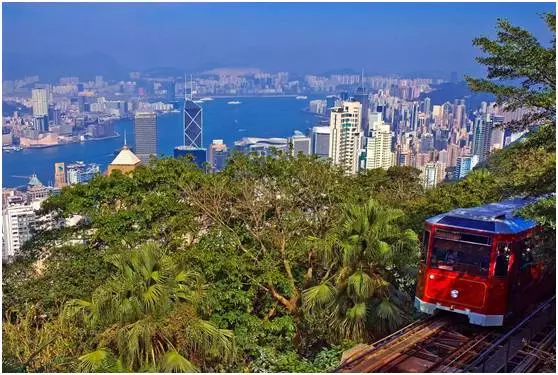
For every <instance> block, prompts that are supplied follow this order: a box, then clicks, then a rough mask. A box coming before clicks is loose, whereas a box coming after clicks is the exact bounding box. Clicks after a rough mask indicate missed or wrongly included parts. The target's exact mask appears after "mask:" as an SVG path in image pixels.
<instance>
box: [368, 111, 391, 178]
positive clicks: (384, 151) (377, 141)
mask: <svg viewBox="0 0 558 375" xmlns="http://www.w3.org/2000/svg"><path fill="white" fill-rule="evenodd" d="M392 139H393V135H392V132H391V129H390V127H389V125H388V124H385V123H384V122H381V121H380V122H378V121H377V122H374V123H373V124H371V129H370V136H369V137H366V164H365V168H366V169H376V168H383V169H388V168H389V167H391V166H392V165H393V160H394V155H393V152H392V151H391V143H392Z"/></svg>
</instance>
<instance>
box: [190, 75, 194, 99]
mask: <svg viewBox="0 0 558 375" xmlns="http://www.w3.org/2000/svg"><path fill="white" fill-rule="evenodd" d="M190 100H192V101H193V100H194V77H193V76H192V74H190Z"/></svg>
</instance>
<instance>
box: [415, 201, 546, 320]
mask: <svg viewBox="0 0 558 375" xmlns="http://www.w3.org/2000/svg"><path fill="white" fill-rule="evenodd" d="M535 201H536V198H514V199H509V200H505V201H502V202H499V203H492V204H487V205H484V206H480V207H474V208H466V209H456V210H453V211H450V212H448V213H445V214H441V215H437V216H434V217H431V218H430V219H427V220H426V222H425V230H424V236H423V245H422V251H421V263H420V267H419V276H418V281H417V290H416V297H415V308H416V309H417V310H419V311H421V312H424V313H427V314H431V315H432V314H434V313H435V312H436V311H437V310H445V311H451V312H455V313H459V314H464V315H467V316H468V318H469V322H470V323H471V324H475V325H481V326H501V325H503V324H504V319H505V318H507V317H508V316H509V315H511V314H513V313H519V312H522V311H524V310H525V309H527V308H528V307H529V306H530V305H531V304H532V303H533V302H534V301H535V300H536V299H537V298H538V296H541V294H542V293H545V294H546V292H549V291H550V292H552V291H554V290H555V279H554V278H553V277H552V276H549V275H546V274H545V272H544V264H543V262H542V261H537V260H536V258H537V256H536V244H535V243H534V238H533V233H534V232H535V231H536V230H538V227H537V225H536V222H535V221H533V220H526V219H524V218H521V217H518V216H515V215H514V212H515V211H516V210H518V209H519V208H521V207H524V206H526V205H528V204H531V203H534V202H535Z"/></svg>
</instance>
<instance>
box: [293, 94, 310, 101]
mask: <svg viewBox="0 0 558 375" xmlns="http://www.w3.org/2000/svg"><path fill="white" fill-rule="evenodd" d="M295 99H298V100H304V99H308V97H307V96H304V95H299V96H297V97H296V98H295Z"/></svg>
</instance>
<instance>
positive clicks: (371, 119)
mask: <svg viewBox="0 0 558 375" xmlns="http://www.w3.org/2000/svg"><path fill="white" fill-rule="evenodd" d="M212 74H214V75H215V74H216V75H217V77H218V78H217V82H219V84H214V78H198V79H197V80H196V87H197V88H196V90H197V91H196V90H194V89H193V87H194V84H193V82H192V83H191V85H190V89H187V87H186V85H184V88H183V93H184V98H185V99H184V106H183V110H182V120H183V137H182V139H181V140H180V143H181V144H180V145H177V146H176V147H175V149H174V156H175V157H188V158H191V160H192V161H193V162H194V163H195V164H196V165H198V166H199V167H200V168H202V169H204V170H205V171H207V172H209V173H214V172H217V171H219V170H221V169H223V168H224V167H225V166H226V163H227V159H228V157H229V155H230V152H231V150H236V151H239V152H243V153H251V154H256V155H262V156H265V155H274V153H276V152H278V151H279V152H283V153H288V154H291V155H294V156H296V155H299V154H300V153H302V154H305V155H316V156H318V157H320V158H323V159H324V160H325V159H327V160H329V161H330V162H331V163H333V164H335V165H338V166H339V167H341V168H342V169H343V170H344V171H345V172H346V173H347V174H355V173H359V172H360V171H363V170H367V169H376V168H383V169H388V168H390V167H391V166H409V167H414V168H417V169H419V170H420V171H421V178H422V181H423V185H424V187H425V188H432V187H435V186H436V185H437V184H438V183H440V182H441V181H443V180H448V179H460V178H463V177H465V176H466V175H467V174H468V173H469V172H470V171H471V170H472V169H473V168H474V167H475V166H476V165H478V164H479V163H482V162H483V161H484V160H485V159H486V158H487V156H488V155H489V154H490V152H492V151H493V150H495V149H499V148H503V147H505V146H507V145H508V144H510V143H512V142H514V141H515V140H516V139H518V137H520V136H521V135H522V134H521V133H516V134H514V133H511V132H510V131H509V130H503V129H502V128H501V127H499V126H498V125H499V124H502V123H505V122H508V121H510V120H516V119H519V118H520V117H521V116H523V115H524V113H525V110H523V109H521V110H517V111H514V112H504V111H503V110H502V108H500V107H498V106H496V105H495V104H494V103H486V102H482V103H481V105H480V108H468V107H467V102H466V101H465V100H463V99H457V100H454V101H453V102H452V103H450V102H446V103H439V104H433V103H432V101H431V99H430V98H428V97H424V95H422V96H421V94H423V93H424V92H425V91H427V90H428V88H429V85H430V84H431V83H433V82H432V80H426V79H425V80H421V79H417V80H401V79H395V78H382V77H366V78H365V77H363V76H359V75H332V76H330V77H320V76H306V77H305V78H304V80H303V82H305V83H304V85H305V86H303V87H306V88H312V89H313V90H315V91H324V92H327V93H328V94H331V91H332V90H336V89H338V88H339V87H342V88H343V90H340V91H338V92H337V93H336V94H334V95H326V97H325V99H323V100H311V101H310V102H309V107H308V110H309V111H310V112H313V113H315V114H317V115H319V116H318V117H317V123H316V124H314V126H312V127H311V128H309V129H306V131H304V132H302V131H295V132H294V133H293V134H292V135H291V136H289V137H274V138H260V137H245V138H242V139H240V140H237V141H235V142H234V144H232V145H229V146H227V145H226V144H225V143H224V142H223V140H221V139H215V140H212V141H211V143H209V144H208V145H207V147H206V146H205V143H204V140H203V129H204V127H203V102H202V101H200V100H194V94H195V93H199V92H207V93H220V91H219V90H220V89H219V88H220V87H223V86H220V84H224V87H229V88H230V87H233V89H231V90H237V88H238V85H240V86H241V87H244V88H250V87H252V88H254V87H259V88H261V87H262V85H263V86H265V87H268V86H269V87H272V88H273V87H275V88H273V90H278V88H277V85H279V86H281V87H283V88H282V90H285V87H290V88H291V89H292V88H293V87H295V86H296V85H298V84H300V82H299V81H296V84H294V83H293V82H292V81H290V80H289V75H288V74H287V73H278V74H275V75H274V74H264V73H261V72H259V71H258V72H251V73H250V74H251V75H246V72H244V73H243V74H244V75H242V74H232V73H231V72H230V71H228V72H223V71H214V72H212ZM131 78H135V79H137V80H138V81H134V82H126V83H124V82H120V83H119V84H118V85H116V86H117V87H118V93H120V94H121V95H112V97H109V96H110V95H109V94H110V91H111V89H110V88H111V87H112V89H115V87H114V86H115V85H114V84H113V85H112V86H111V85H109V84H108V83H107V82H105V81H104V80H103V78H102V77H97V78H96V79H95V82H89V83H87V84H84V83H80V82H79V80H78V79H77V78H75V77H65V78H63V79H61V80H60V84H59V85H56V86H52V87H49V88H35V89H33V90H32V92H31V98H30V100H31V104H32V105H31V106H32V109H33V113H32V115H30V116H22V117H19V116H18V114H17V113H14V116H12V117H9V118H4V126H3V129H2V130H3V131H2V140H3V144H7V143H11V142H14V138H19V140H20V142H21V144H23V143H24V142H25V141H24V140H25V139H31V140H32V139H43V140H44V139H45V138H47V137H51V138H52V137H55V138H56V136H58V137H59V136H60V135H75V134H76V133H75V132H76V129H79V134H81V135H84V134H86V135H88V136H90V137H94V138H98V137H105V136H110V135H111V134H112V133H113V131H114V130H113V129H112V127H111V122H110V121H105V117H104V116H109V117H110V116H122V115H126V116H132V117H133V119H134V128H135V131H134V136H135V142H134V144H135V147H134V150H132V149H130V148H129V147H128V145H127V144H126V140H125V141H124V146H123V147H122V149H121V150H120V152H119V153H118V155H117V156H116V157H115V158H114V160H113V161H112V162H111V163H110V165H109V166H108V169H107V171H106V173H107V174H110V173H112V172H114V171H116V170H118V171H120V172H123V173H131V172H133V171H134V169H135V168H137V167H138V166H140V165H142V164H146V163H148V162H149V159H150V157H152V156H157V155H158V152H157V120H158V113H160V112H161V111H168V110H174V104H166V103H164V102H157V101H148V100H143V99H141V97H142V96H144V95H148V94H149V93H150V92H152V93H154V94H155V95H161V96H167V99H171V98H172V100H175V99H176V95H177V90H178V89H177V84H176V82H175V81H173V80H168V81H162V82H157V81H150V80H143V81H141V80H140V75H139V74H136V73H134V74H132V75H131ZM247 80H248V81H247ZM140 81H141V82H143V83H138V82H140ZM146 81H147V82H150V84H149V85H147V86H146V85H145V84H144V83H145V82H146ZM249 81H250V82H252V84H248V83H247V82H249ZM22 82H27V83H26V84H29V83H28V82H36V81H35V80H34V79H27V80H23V81H22ZM22 82H18V84H17V85H16V84H15V83H14V84H13V85H12V86H13V87H14V88H15V87H16V86H17V87H18V88H20V87H21V85H22V84H23V83H22ZM223 82H226V83H223ZM23 85H24V84H23ZM352 85H355V86H356V87H354V90H351V86H352ZM366 85H368V87H371V88H372V90H371V92H368V91H367V89H366V88H365V87H366ZM5 86H6V84H4V88H5ZM146 87H148V88H149V89H146ZM93 90H97V91H93ZM204 90H205V91H204ZM270 90H271V89H270ZM107 91H108V93H107ZM270 92H271V91H270ZM282 92H285V91H282ZM146 93H147V94H146ZM53 95H54V96H56V95H62V96H63V98H62V99H60V100H59V101H57V102H56V104H55V105H53V104H52V101H53ZM67 95H74V97H73V98H72V99H68V98H67V97H65V96H67ZM126 95H132V97H128V98H126ZM138 98H139V99H138ZM420 98H422V99H420ZM95 116H96V117H95ZM92 119H93V120H92ZM303 130H304V129H303ZM30 132H31V133H30ZM33 136H34V137H35V138H33ZM125 139H126V138H125ZM57 141H59V138H58V139H57ZM27 142H28V144H32V143H30V141H27ZM54 168H55V186H54V187H45V186H44V185H42V183H40V181H38V179H37V178H36V176H32V178H31V179H30V181H29V183H28V185H27V187H26V189H25V191H21V190H16V189H3V207H2V214H3V226H4V227H3V228H4V231H3V252H2V254H3V260H4V261H9V259H11V258H12V257H13V256H14V254H17V253H18V251H19V249H20V248H21V246H22V244H23V243H24V242H25V241H26V240H28V239H29V238H30V236H31V235H32V233H33V231H34V230H37V229H41V228H47V227H49V226H52V225H60V224H59V223H54V222H53V220H52V218H50V217H40V216H39V215H38V214H37V209H38V208H39V207H40V204H41V202H42V201H43V200H44V199H45V198H46V197H47V196H48V195H49V194H52V193H55V192H56V191H57V190H58V189H60V188H62V187H64V186H67V185H71V184H78V183H87V182H88V181H90V180H91V179H92V178H94V177H95V176H96V175H99V174H100V173H101V170H100V167H99V165H96V164H86V163H83V162H74V163H70V164H65V163H56V164H55V166H54Z"/></svg>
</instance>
